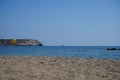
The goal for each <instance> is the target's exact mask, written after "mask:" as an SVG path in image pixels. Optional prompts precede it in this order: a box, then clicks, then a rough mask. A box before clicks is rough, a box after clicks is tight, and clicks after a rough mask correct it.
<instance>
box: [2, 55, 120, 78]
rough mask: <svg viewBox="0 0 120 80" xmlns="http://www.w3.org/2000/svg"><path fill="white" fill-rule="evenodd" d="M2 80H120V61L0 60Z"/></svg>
mask: <svg viewBox="0 0 120 80" xmlns="http://www.w3.org/2000/svg"><path fill="white" fill-rule="evenodd" d="M0 80H120V60H105V59H83V58H80V59H77V58H65V57H64V58H63V57H7V56H6V57H2V56H1V57H0Z"/></svg>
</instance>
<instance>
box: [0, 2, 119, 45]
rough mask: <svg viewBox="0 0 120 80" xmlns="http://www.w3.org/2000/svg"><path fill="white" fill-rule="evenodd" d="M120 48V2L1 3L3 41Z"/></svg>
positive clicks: (0, 37)
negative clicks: (27, 40)
mask: <svg viewBox="0 0 120 80" xmlns="http://www.w3.org/2000/svg"><path fill="white" fill-rule="evenodd" d="M11 38H16V39H37V40H39V41H40V42H42V43H43V45H45V46H61V45H65V46H120V0H0V39H11Z"/></svg>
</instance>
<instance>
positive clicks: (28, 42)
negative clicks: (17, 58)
mask: <svg viewBox="0 0 120 80" xmlns="http://www.w3.org/2000/svg"><path fill="white" fill-rule="evenodd" d="M0 46H43V44H42V43H41V42H39V41H38V40H35V39H0Z"/></svg>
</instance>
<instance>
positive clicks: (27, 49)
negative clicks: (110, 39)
mask: <svg viewBox="0 0 120 80" xmlns="http://www.w3.org/2000/svg"><path fill="white" fill-rule="evenodd" d="M107 48H117V49H120V46H0V56H51V57H74V58H97V59H118V60H120V50H107Z"/></svg>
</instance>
